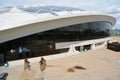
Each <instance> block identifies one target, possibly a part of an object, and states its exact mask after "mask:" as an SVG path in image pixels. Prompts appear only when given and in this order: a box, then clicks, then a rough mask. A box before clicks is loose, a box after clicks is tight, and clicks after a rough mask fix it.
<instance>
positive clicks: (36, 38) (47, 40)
mask: <svg viewBox="0 0 120 80" xmlns="http://www.w3.org/2000/svg"><path fill="white" fill-rule="evenodd" d="M111 27H112V26H111V24H110V23H109V22H104V21H97V22H88V23H82V24H74V25H67V26H63V27H61V28H56V29H53V30H48V31H45V32H39V33H36V34H33V35H29V36H25V37H22V38H19V39H15V40H11V41H8V42H5V43H1V44H0V48H1V52H0V53H1V54H3V53H4V55H5V57H4V60H7V61H10V60H18V59H23V58H26V57H27V58H32V57H38V56H44V55H52V54H58V53H61V52H67V51H69V48H65V49H57V50H56V49H55V43H59V42H71V41H82V40H91V39H99V38H105V37H109V36H110V30H111ZM3 48H4V49H3Z"/></svg>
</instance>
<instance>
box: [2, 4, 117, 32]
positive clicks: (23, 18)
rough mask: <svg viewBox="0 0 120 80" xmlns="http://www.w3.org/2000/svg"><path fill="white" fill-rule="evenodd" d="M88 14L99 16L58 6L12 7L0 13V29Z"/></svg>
mask: <svg viewBox="0 0 120 80" xmlns="http://www.w3.org/2000/svg"><path fill="white" fill-rule="evenodd" d="M89 15H98V16H100V15H101V14H97V13H92V12H91V13H90V12H87V11H85V10H81V9H77V8H69V7H58V6H39V7H36V6H35V7H23V8H16V7H13V8H11V9H10V10H9V11H8V12H5V13H1V14H0V31H2V30H6V29H10V28H15V27H19V26H22V25H27V24H32V23H36V22H41V21H45V20H46V21H47V20H50V19H51V20H52V19H58V18H65V17H74V16H89ZM104 16H105V17H109V19H111V20H108V21H110V22H111V23H112V25H114V24H115V19H114V18H112V17H110V16H107V15H104Z"/></svg>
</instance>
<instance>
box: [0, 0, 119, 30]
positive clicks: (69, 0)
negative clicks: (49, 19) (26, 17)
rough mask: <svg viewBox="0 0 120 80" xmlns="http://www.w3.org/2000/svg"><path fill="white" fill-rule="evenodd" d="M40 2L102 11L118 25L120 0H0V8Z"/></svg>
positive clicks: (39, 3) (38, 3)
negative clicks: (112, 16) (114, 18)
mask: <svg viewBox="0 0 120 80" xmlns="http://www.w3.org/2000/svg"><path fill="white" fill-rule="evenodd" d="M41 4H44V5H57V6H69V7H76V8H80V9H84V10H89V11H98V12H101V11H102V12H103V13H109V14H112V15H114V16H115V17H116V18H117V24H118V26H119V24H120V0H0V8H4V7H11V6H26V5H29V6H32V5H41ZM118 18H119V19H118ZM119 28H120V27H119Z"/></svg>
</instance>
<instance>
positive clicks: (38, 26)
mask: <svg viewBox="0 0 120 80" xmlns="http://www.w3.org/2000/svg"><path fill="white" fill-rule="evenodd" d="M94 21H107V22H110V23H111V25H112V26H114V25H115V23H116V19H115V18H113V17H111V16H108V15H101V14H96V13H81V14H68V15H61V16H53V17H48V18H43V19H39V18H38V19H33V20H30V21H25V22H22V23H20V24H15V25H12V26H10V27H9V28H4V29H2V30H0V37H1V38H0V43H2V42H6V41H9V40H12V39H16V38H20V37H24V36H27V35H31V34H34V33H38V32H43V31H46V30H51V29H56V28H60V27H63V26H67V25H73V24H79V23H86V22H94Z"/></svg>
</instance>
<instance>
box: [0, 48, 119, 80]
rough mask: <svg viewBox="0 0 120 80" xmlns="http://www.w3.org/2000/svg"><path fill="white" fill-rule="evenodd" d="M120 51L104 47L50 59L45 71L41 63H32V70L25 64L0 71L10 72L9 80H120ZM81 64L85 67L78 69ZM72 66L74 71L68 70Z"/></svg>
mask: <svg viewBox="0 0 120 80" xmlns="http://www.w3.org/2000/svg"><path fill="white" fill-rule="evenodd" d="M119 60H120V52H114V51H111V50H108V49H106V48H105V47H104V48H101V49H98V50H95V51H88V52H82V53H79V54H77V55H72V56H69V57H64V58H59V59H54V60H48V61H47V64H48V65H49V66H51V67H47V69H46V70H45V72H44V73H41V72H40V69H39V64H38V63H33V64H31V70H24V68H23V65H19V66H14V67H8V68H4V67H0V72H8V73H9V75H8V78H7V80H120V62H119ZM74 66H81V67H83V68H84V69H76V68H73V67H74ZM69 68H72V70H74V72H68V69H69Z"/></svg>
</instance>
